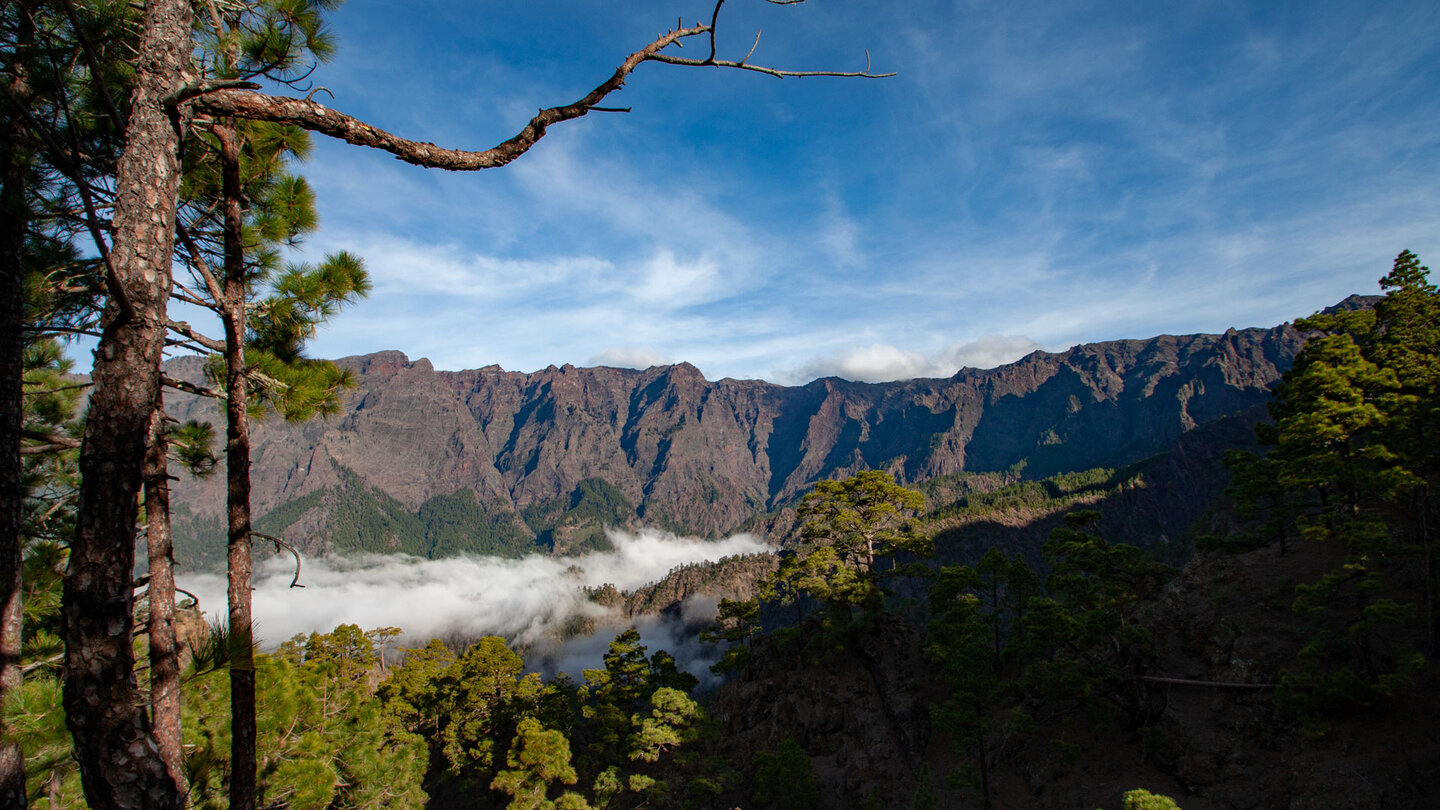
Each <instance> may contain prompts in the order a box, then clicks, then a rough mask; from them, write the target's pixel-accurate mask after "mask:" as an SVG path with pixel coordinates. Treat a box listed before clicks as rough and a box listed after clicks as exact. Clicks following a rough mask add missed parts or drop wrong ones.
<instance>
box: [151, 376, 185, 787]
mask: <svg viewBox="0 0 1440 810" xmlns="http://www.w3.org/2000/svg"><path fill="white" fill-rule="evenodd" d="M163 404H164V403H163V399H162V400H160V401H157V402H156V403H155V416H154V432H153V434H152V440H151V444H150V450H149V452H148V453H147V455H146V459H145V545H146V553H147V556H148V559H149V564H150V565H149V568H150V570H149V579H150V587H149V589H148V591H147V599H148V601H149V603H150V623H149V627H148V630H147V635H148V637H149V640H150V722H151V724H152V725H153V726H154V729H155V744H156V746H157V747H158V748H159V749H160V757H161V759H163V760H165V767H166V768H168V769H169V771H170V776H171V778H173V779H174V780H175V789H176V790H177V791H179V792H180V793H181V794H184V793H185V792H186V791H187V786H186V782H185V754H184V749H183V747H182V745H183V742H182V737H181V726H180V654H179V653H180V650H179V645H178V644H177V643H176V640H175V558H174V550H173V544H172V541H171V533H170V470H169V463H168V460H167V458H166V454H167V452H168V451H169V446H168V444H167V442H166V440H165V417H164V407H163Z"/></svg>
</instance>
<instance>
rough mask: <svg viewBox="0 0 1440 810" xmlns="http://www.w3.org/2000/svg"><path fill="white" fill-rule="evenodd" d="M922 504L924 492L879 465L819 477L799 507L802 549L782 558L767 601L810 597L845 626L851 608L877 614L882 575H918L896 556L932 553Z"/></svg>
mask: <svg viewBox="0 0 1440 810" xmlns="http://www.w3.org/2000/svg"><path fill="white" fill-rule="evenodd" d="M924 508H925V496H923V495H921V494H920V493H919V492H916V491H914V490H910V489H905V488H904V487H901V486H900V485H898V484H896V483H895V479H894V478H893V477H892V476H891V475H890V474H889V473H886V472H881V471H879V470H867V471H864V472H861V473H858V474H856V475H854V476H852V477H850V478H848V479H846V480H844V481H821V482H819V483H818V484H816V485H815V488H814V490H813V491H811V492H810V494H808V495H806V496H805V498H804V500H803V501H802V503H801V506H800V510H799V517H800V521H801V532H800V533H801V538H802V543H801V546H800V548H799V550H798V551H797V552H795V553H793V554H789V555H786V556H784V557H782V559H781V561H780V567H779V569H778V570H777V571H776V574H775V576H774V577H773V578H772V580H771V583H770V587H769V588H767V590H766V592H765V596H766V598H767V599H771V600H773V601H777V602H780V603H787V602H792V601H795V600H796V599H797V598H798V597H799V595H800V594H808V595H810V596H811V597H813V598H815V599H817V600H819V601H821V602H823V603H825V604H826V605H827V606H828V608H829V614H830V616H831V617H832V618H833V619H835V620H837V621H840V622H841V623H844V622H846V621H848V616H849V613H850V609H851V607H860V608H863V609H864V610H865V611H866V613H867V614H869V615H872V616H873V615H875V614H877V613H878V612H879V611H880V609H881V605H882V601H883V597H884V593H885V590H884V588H883V586H882V578H883V577H887V576H895V575H900V574H908V573H913V571H911V570H910V569H909V568H908V567H901V566H900V565H899V562H898V560H897V559H896V558H897V556H899V555H906V556H909V557H926V556H929V555H930V554H931V552H932V551H933V545H932V543H931V541H930V538H929V536H927V535H923V534H921V533H919V532H918V531H916V530H915V527H914V525H913V523H912V521H911V518H912V517H914V516H915V515H916V514H917V513H919V512H920V511H921V510H923V509H924Z"/></svg>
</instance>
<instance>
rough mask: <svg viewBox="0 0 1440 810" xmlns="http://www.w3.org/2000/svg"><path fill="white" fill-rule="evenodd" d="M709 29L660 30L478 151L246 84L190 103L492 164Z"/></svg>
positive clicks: (420, 155)
mask: <svg viewBox="0 0 1440 810" xmlns="http://www.w3.org/2000/svg"><path fill="white" fill-rule="evenodd" d="M707 31H709V27H708V26H705V25H697V26H694V27H692V28H677V29H675V30H672V31H670V32H668V33H665V34H661V35H660V36H659V37H658V38H656V39H655V41H654V42H651V43H650V44H649V45H647V46H645V47H644V48H641V49H640V50H638V51H636V52H635V53H632V54H630V56H629V58H627V59H626V60H625V61H624V62H623V63H622V64H621V65H620V67H618V68H616V69H615V72H614V73H613V74H612V75H611V76H610V78H609V79H607V80H606V81H605V82H604V83H602V84H600V85H599V86H598V87H596V88H595V89H594V90H591V91H590V92H589V93H588V94H586V96H585V97H584V98H582V99H580V100H579V101H576V102H574V103H573V104H566V105H563V106H559V107H549V108H547V109H543V110H541V111H540V112H539V113H537V114H536V115H535V117H534V118H531V119H530V123H528V124H526V125H525V127H524V128H523V129H521V130H520V132H519V134H517V135H515V136H514V137H513V138H510V139H509V140H507V141H505V142H504V143H501V144H499V145H497V146H494V147H492V148H490V149H486V150H484V151H479V152H474V151H466V150H461V149H446V148H443V147H439V146H436V145H435V144H433V143H421V142H419V141H412V140H409V139H407V138H401V137H399V136H398V135H394V134H392V133H389V132H386V131H385V130H382V129H378V128H376V127H372V126H370V125H369V124H367V123H365V122H364V121H361V120H359V119H357V118H354V117H352V116H349V115H346V114H345V113H342V112H338V111H336V110H332V109H329V108H328V107H326V106H325V105H323V104H320V103H318V102H315V101H306V100H302V99H294V98H283V97H280V96H271V95H266V94H264V93H256V92H251V91H248V90H237V89H216V90H213V91H208V92H205V93H203V94H201V95H198V96H196V97H195V98H194V99H193V100H192V101H191V102H190V104H191V106H192V108H193V109H194V110H195V111H196V112H201V113H205V114H208V115H215V116H235V117H238V118H249V119H252V120H261V121H271V122H274V123H277V124H293V125H295V126H298V127H302V128H304V129H308V130H312V131H315V132H320V133H323V134H325V135H329V136H331V137H334V138H339V139H341V140H343V141H346V142H348V143H353V144H356V145H358V146H369V147H373V148H375V149H383V150H384V151H386V152H389V153H391V154H393V155H395V156H396V157H397V158H399V159H400V160H403V161H405V162H407V163H413V164H415V165H417V166H426V167H429V168H434V169H448V170H450V171H477V170H480V169H493V168H497V167H500V166H504V165H506V164H507V163H509V162H510V161H512V160H514V159H515V158H517V157H519V156H520V155H523V154H524V153H525V152H527V151H529V149H530V147H532V146H534V145H535V143H536V142H537V141H539V140H540V139H541V138H542V137H544V135H545V130H546V129H547V128H548V127H550V126H551V125H553V124H557V123H560V122H561V121H569V120H572V119H575V118H579V117H581V116H583V115H585V114H586V113H588V112H590V111H591V110H592V109H593V108H594V107H595V106H597V105H598V104H599V103H600V102H601V101H602V100H603V99H604V98H605V97H606V96H608V95H610V94H611V93H613V92H615V91H616V90H619V89H620V88H621V87H623V86H624V84H625V79H626V78H627V77H629V75H630V74H631V73H632V72H633V71H634V70H635V68H636V67H638V66H639V65H640V63H641V62H644V61H646V60H649V59H652V58H654V56H655V55H656V54H657V53H658V52H659V51H660V49H662V48H665V47H667V46H669V45H671V44H673V43H675V42H678V41H679V40H680V39H683V38H684V37H693V36H696V35H699V34H704V33H706V32H707Z"/></svg>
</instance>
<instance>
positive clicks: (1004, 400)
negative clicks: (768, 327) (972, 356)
mask: <svg viewBox="0 0 1440 810" xmlns="http://www.w3.org/2000/svg"><path fill="white" fill-rule="evenodd" d="M1301 342H1302V338H1301V336H1300V335H1299V334H1298V333H1297V332H1295V330H1293V329H1291V328H1289V327H1276V328H1274V329H1268V330H1264V329H1246V330H1238V331H1237V330H1230V331H1228V332H1226V333H1225V334H1222V335H1189V336H1180V337H1175V336H1161V337H1156V338H1152V339H1150V340H1125V341H1115V342H1110V343H1099V344H1091V345H1084V346H1077V347H1075V348H1073V349H1070V350H1069V351H1065V352H1059V353H1047V352H1035V353H1033V354H1031V355H1029V356H1027V357H1025V358H1023V359H1021V360H1019V361H1017V362H1015V363H1012V364H1010V365H1007V366H1002V367H1000V368H997V369H990V370H976V369H963V370H961V371H960V372H959V373H957V374H956V375H955V376H953V377H950V378H948V379H917V380H909V381H904V382H895V383H884V384H866V383H855V382H849V381H846V380H841V379H837V378H826V379H821V380H816V381H814V382H812V383H810V384H808V385H805V386H799V387H784V386H778V385H773V384H770V383H766V382H762V381H758V380H734V379H723V380H718V381H709V380H706V379H705V378H704V377H703V376H702V375H701V374H700V372H699V370H698V369H696V368H695V367H694V366H691V365H688V364H684V363H682V364H680V365H675V366H657V367H653V368H650V369H646V370H644V371H636V370H629V369H615V368H576V367H574V366H569V365H566V366H563V367H560V368H555V367H553V366H552V367H550V368H547V369H543V370H541V371H537V372H534V373H520V372H507V371H504V370H502V369H500V368H499V367H498V366H487V367H485V368H481V369H474V370H469V371H458V372H449V371H436V370H435V369H434V368H433V367H432V366H431V364H430V363H429V362H428V361H426V360H423V359H421V360H415V361H411V360H410V359H408V358H407V357H405V355H403V354H401V353H399V352H381V353H378V354H372V355H367V356H364V357H350V358H345V359H343V360H341V361H338V362H340V363H341V364H342V365H344V366H346V367H348V368H350V369H352V370H353V371H354V372H355V373H356V378H357V380H358V386H357V388H356V390H355V391H354V392H353V394H352V395H351V396H350V398H349V399H348V401H347V402H346V403H345V405H344V406H343V407H342V410H341V412H340V414H338V415H337V416H335V417H332V418H330V419H329V420H325V421H320V420H316V421H312V422H308V423H304V424H298V425H294V424H286V423H283V422H280V421H279V420H273V421H269V422H265V423H262V424H260V425H259V426H257V428H256V429H255V431H254V437H255V439H254V446H255V453H254V456H255V458H254V468H253V477H254V495H253V499H254V506H255V510H256V513H257V514H259V515H262V516H263V515H266V514H267V513H270V512H273V511H275V510H277V509H278V508H280V507H281V506H283V505H286V504H292V503H295V502H297V501H299V500H301V499H303V498H305V496H307V495H310V494H311V493H316V492H322V491H327V490H334V489H336V488H341V487H350V488H351V489H352V490H353V489H354V488H355V487H356V486H360V487H361V488H362V489H364V488H368V489H366V490H364V492H362V493H361V494H362V495H364V494H365V492H370V493H372V494H373V495H374V497H373V498H372V500H374V499H377V498H379V497H380V495H383V496H385V497H387V498H390V499H393V500H394V502H396V503H397V504H398V505H399V506H400V507H403V509H404V510H406V511H409V512H410V513H412V514H418V513H419V511H420V510H421V509H422V507H424V506H425V505H426V504H427V503H428V502H431V501H432V500H433V499H436V498H443V497H446V496H451V495H453V494H454V493H456V492H457V491H460V490H469V491H470V492H473V493H474V496H475V500H476V503H477V507H476V508H478V509H479V510H480V511H481V512H482V513H483V514H484V515H485V516H486V518H485V519H486V521H487V522H488V523H491V524H493V525H495V526H499V527H502V529H503V531H504V532H506V533H515V532H519V533H525V532H529V534H530V535H531V536H538V535H539V534H540V533H541V532H542V531H543V530H541V529H537V528H535V527H534V526H531V525H530V524H529V523H528V522H526V521H525V520H524V519H523V517H524V514H525V513H526V510H527V509H531V510H532V512H533V511H534V510H536V509H539V508H541V507H546V508H548V506H547V505H548V504H552V503H554V502H556V499H562V500H563V499H571V498H573V497H574V496H575V495H576V493H577V487H579V486H580V484H581V483H582V482H584V481H587V480H591V481H593V480H603V481H604V482H606V483H607V485H608V486H610V487H612V488H613V489H614V490H615V492H616V493H618V494H617V495H616V496H615V497H614V498H612V499H611V500H612V501H614V502H615V503H625V504H626V508H629V509H633V510H634V514H633V518H634V523H636V524H647V525H652V526H659V527H663V528H668V529H672V530H675V531H681V532H685V533H688V534H698V535H704V536H717V535H720V534H723V533H725V532H728V531H731V530H733V529H735V528H736V527H737V526H739V525H740V524H741V523H743V522H744V521H747V520H749V519H751V518H752V517H753V516H754V515H755V514H756V513H757V512H762V511H766V510H773V509H776V508H778V507H781V506H783V505H785V504H787V503H789V502H792V501H793V500H794V499H795V498H796V497H797V496H799V495H800V494H802V493H804V492H805V491H806V490H808V489H809V488H810V487H811V486H812V485H813V484H814V482H815V481H817V480H821V479H824V478H827V477H832V476H837V475H844V474H848V473H850V472H853V471H855V470H859V469H865V468H879V469H886V470H890V471H892V472H894V473H895V474H896V475H897V477H899V478H900V479H901V480H902V481H909V482H913V481H918V480H922V479H926V478H930V477H933V476H937V475H943V474H947V473H955V472H961V471H988V470H1012V471H1019V472H1021V473H1022V474H1023V475H1025V476H1027V477H1031V476H1042V475H1046V474H1050V473H1053V472H1057V471H1062V470H1071V469H1082V468H1088V467H1096V466H1118V465H1122V464H1125V463H1129V462H1133V461H1135V460H1137V459H1140V458H1144V457H1146V456H1149V455H1153V454H1155V453H1159V452H1162V451H1165V450H1167V449H1168V448H1170V447H1171V446H1172V445H1173V444H1174V443H1175V442H1176V440H1177V439H1178V438H1179V437H1181V436H1182V435H1184V434H1186V433H1187V432H1190V431H1192V430H1194V429H1195V428H1196V427H1198V426H1201V425H1205V424H1208V423H1212V422H1215V421H1216V420H1219V419H1222V418H1224V417H1226V416H1229V415H1232V414H1236V413H1239V412H1242V411H1245V410H1247V409H1251V408H1253V407H1255V406H1256V405H1258V404H1261V403H1263V402H1265V401H1266V400H1267V399H1268V397H1269V389H1270V386H1271V385H1272V384H1273V383H1274V382H1275V381H1276V380H1277V379H1279V377H1280V375H1281V374H1282V373H1283V372H1284V370H1285V369H1286V368H1288V367H1289V365H1290V363H1291V362H1292V360H1293V358H1294V356H1295V354H1296V352H1297V351H1298V350H1299V347H1300V345H1301ZM172 366H173V367H172V369H171V370H170V373H171V374H172V376H187V375H191V376H193V375H194V374H195V373H197V372H198V363H197V361H195V360H193V359H192V360H177V361H174V362H173V364H172ZM170 410H171V412H172V413H173V414H174V415H176V416H179V417H181V418H189V417H192V416H197V415H199V416H208V417H209V418H211V419H212V420H213V419H214V414H215V412H216V411H215V408H214V406H213V404H212V403H208V402H201V401H196V400H192V399H188V398H185V397H179V396H175V397H172V403H171V404H170ZM357 482H358V484H357ZM222 487H223V481H221V480H219V479H218V478H216V479H212V480H201V481H194V480H190V481H184V482H180V484H178V485H177V487H176V490H177V494H176V500H177V502H179V503H182V504H183V507H182V508H181V509H179V510H178V518H177V524H179V525H178V528H179V530H180V531H181V532H182V533H183V532H184V531H186V530H187V527H188V528H189V529H193V528H194V527H198V526H203V525H206V523H207V521H209V522H214V521H216V520H217V519H218V518H219V516H220V515H221V514H222V512H221V503H222V500H223V492H222ZM375 493H378V494H375ZM352 494H353V493H352ZM366 497H370V496H366ZM312 500H314V501H315V503H317V504H318V503H320V502H321V501H322V500H325V499H312ZM352 501H353V499H351V500H347V501H346V502H347V503H350V502H352ZM329 502H337V501H336V499H334V498H331V499H329ZM306 503H309V502H308V501H307V502H306ZM387 503H388V502H387ZM318 509H319V507H318V506H317V507H316V508H315V510H311V511H310V512H309V513H307V514H305V515H300V516H292V517H294V521H292V522H295V523H296V524H297V525H304V526H306V527H307V531H311V532H314V531H320V530H321V529H323V527H324V526H325V525H327V522H333V521H332V520H331V516H328V515H326V514H325V513H323V510H321V511H316V510H318ZM387 510H389V511H387ZM374 511H376V512H377V514H378V513H381V512H384V513H386V514H389V513H390V512H393V511H394V509H393V508H392V507H390V506H383V508H382V506H375V507H374ZM392 522H393V521H392ZM382 539H383V538H382ZM333 542H336V543H342V540H340V539H337V540H334V541H333ZM367 542H369V541H367ZM507 542H508V541H507ZM387 543H389V545H392V546H395V547H397V548H412V547H415V548H418V547H421V546H423V545H424V544H423V543H419V542H412V541H408V540H404V539H403V538H401V539H395V540H393V541H386V542H380V541H373V542H369V544H370V545H377V546H378V547H381V548H383V547H385V546H386V544H387ZM342 544H343V543H342Z"/></svg>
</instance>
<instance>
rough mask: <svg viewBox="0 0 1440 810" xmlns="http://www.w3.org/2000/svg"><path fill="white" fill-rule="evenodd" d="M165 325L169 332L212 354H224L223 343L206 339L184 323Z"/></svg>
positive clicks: (176, 322)
mask: <svg viewBox="0 0 1440 810" xmlns="http://www.w3.org/2000/svg"><path fill="white" fill-rule="evenodd" d="M166 325H167V326H169V327H170V329H171V331H174V332H177V333H179V334H181V335H184V336H185V337H186V338H188V339H190V340H191V341H194V342H195V343H198V344H200V345H201V346H204V347H205V348H207V349H209V350H210V351H212V352H221V353H224V351H225V341H223V340H216V339H215V338H212V337H206V336H205V335H202V334H200V333H199V332H196V331H195V329H194V328H193V327H191V326H190V324H188V323H186V322H185V321H169V322H168V323H167V324H166Z"/></svg>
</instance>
